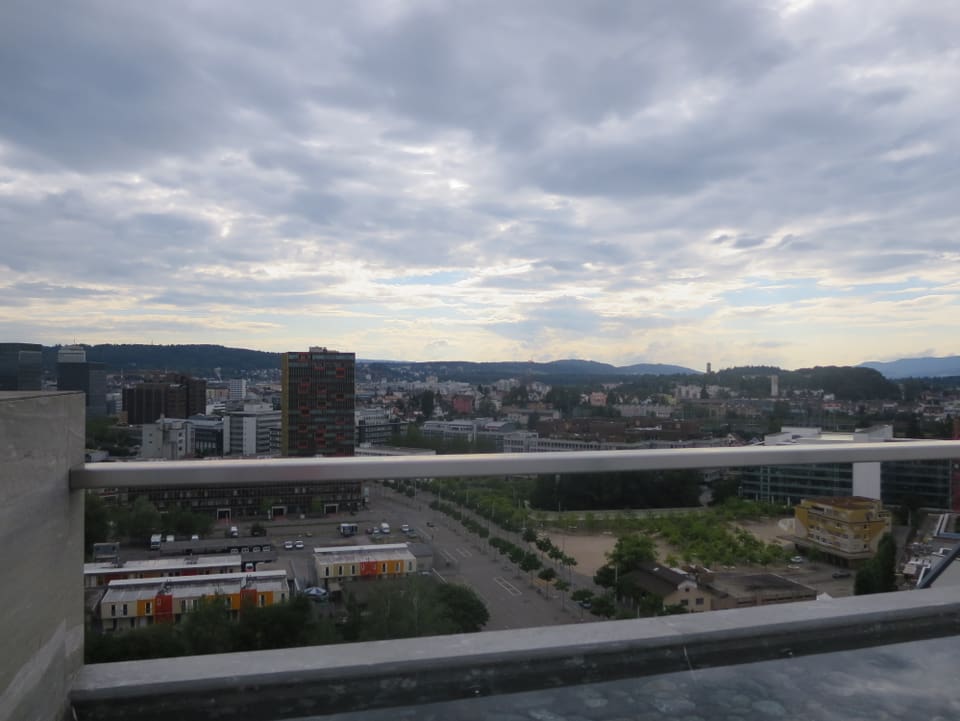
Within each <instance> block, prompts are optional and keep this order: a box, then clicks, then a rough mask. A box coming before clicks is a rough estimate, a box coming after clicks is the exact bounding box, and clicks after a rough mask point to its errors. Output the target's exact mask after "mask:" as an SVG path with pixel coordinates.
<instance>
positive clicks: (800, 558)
mask: <svg viewBox="0 0 960 721" xmlns="http://www.w3.org/2000/svg"><path fill="white" fill-rule="evenodd" d="M803 561H804V559H803V556H794V557H793V558H791V559H790V563H803Z"/></svg>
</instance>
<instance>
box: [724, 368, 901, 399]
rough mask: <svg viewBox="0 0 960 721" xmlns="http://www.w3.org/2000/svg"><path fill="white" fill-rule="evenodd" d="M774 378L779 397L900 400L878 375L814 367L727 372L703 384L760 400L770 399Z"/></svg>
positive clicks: (896, 389) (897, 391) (892, 385)
mask: <svg viewBox="0 0 960 721" xmlns="http://www.w3.org/2000/svg"><path fill="white" fill-rule="evenodd" d="M774 375H775V376H777V382H778V384H779V390H780V395H781V396H785V395H787V394H789V393H790V392H792V391H821V390H822V391H823V392H824V393H832V394H833V395H834V396H836V398H837V400H844V401H865V400H871V399H889V400H896V399H899V398H900V387H899V386H898V385H897V384H896V383H894V382H892V381H890V380H887V379H886V378H884V376H883V374H881V373H880V372H879V371H876V370H873V369H872V368H862V367H859V368H854V367H852V366H815V367H814V368H799V369H797V370H794V371H788V370H783V369H782V368H776V367H773V366H746V367H740V368H728V369H725V370H721V371H718V372H717V373H715V374H713V377H712V378H711V379H709V380H707V383H710V384H716V385H719V386H724V387H726V388H730V389H731V390H732V391H734V392H736V393H737V394H738V395H741V396H743V397H747V398H763V397H767V396H769V395H770V376H774Z"/></svg>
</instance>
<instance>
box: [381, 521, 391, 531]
mask: <svg viewBox="0 0 960 721" xmlns="http://www.w3.org/2000/svg"><path fill="white" fill-rule="evenodd" d="M380 533H390V524H389V523H386V522H384V523H381V524H380Z"/></svg>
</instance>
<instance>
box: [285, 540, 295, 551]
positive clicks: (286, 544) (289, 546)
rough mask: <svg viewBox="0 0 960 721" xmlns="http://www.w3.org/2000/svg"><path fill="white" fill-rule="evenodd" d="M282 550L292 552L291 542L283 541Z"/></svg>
mask: <svg viewBox="0 0 960 721" xmlns="http://www.w3.org/2000/svg"><path fill="white" fill-rule="evenodd" d="M283 548H284V550H287V551H292V550H293V541H284V542H283Z"/></svg>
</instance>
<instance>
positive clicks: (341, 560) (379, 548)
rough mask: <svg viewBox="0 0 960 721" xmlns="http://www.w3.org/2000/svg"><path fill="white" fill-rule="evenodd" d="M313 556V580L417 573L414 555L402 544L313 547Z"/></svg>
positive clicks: (338, 579) (323, 581) (325, 581)
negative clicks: (314, 575) (314, 570)
mask: <svg viewBox="0 0 960 721" xmlns="http://www.w3.org/2000/svg"><path fill="white" fill-rule="evenodd" d="M313 558H314V564H315V567H316V569H317V579H318V580H319V582H320V583H324V584H328V583H330V582H332V581H338V582H339V581H343V580H349V579H358V578H383V577H393V576H404V575H407V574H410V573H416V572H417V558H416V556H414V555H413V553H412V552H411V551H410V549H409V548H408V547H407V544H406V543H386V544H381V545H369V546H332V547H328V548H314V549H313Z"/></svg>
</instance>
